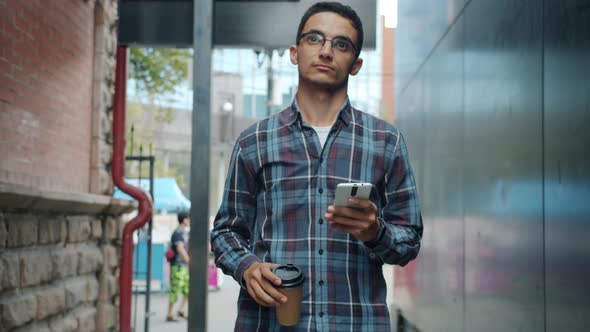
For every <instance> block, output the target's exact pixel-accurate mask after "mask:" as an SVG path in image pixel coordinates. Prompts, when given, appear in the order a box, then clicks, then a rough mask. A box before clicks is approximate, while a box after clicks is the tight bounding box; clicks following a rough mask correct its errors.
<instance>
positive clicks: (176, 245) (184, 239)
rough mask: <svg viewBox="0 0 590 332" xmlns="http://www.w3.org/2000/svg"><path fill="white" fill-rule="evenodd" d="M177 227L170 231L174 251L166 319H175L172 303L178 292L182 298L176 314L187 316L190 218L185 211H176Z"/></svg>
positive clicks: (176, 299)
mask: <svg viewBox="0 0 590 332" xmlns="http://www.w3.org/2000/svg"><path fill="white" fill-rule="evenodd" d="M177 217H178V227H177V228H176V229H175V230H174V233H172V238H171V239H170V246H171V247H172V249H173V250H174V252H175V253H176V255H175V256H174V258H173V259H172V261H171V262H170V286H169V289H168V313H167V315H166V321H168V322H173V321H177V318H175V317H174V304H175V303H176V301H178V296H179V294H182V300H181V302H180V306H179V307H178V316H180V317H182V318H188V315H187V313H186V310H185V307H186V303H187V301H188V292H189V287H188V286H189V271H188V265H189V264H190V257H189V256H188V232H189V227H190V225H191V219H190V217H189V215H188V213H186V212H179V213H178V216H177Z"/></svg>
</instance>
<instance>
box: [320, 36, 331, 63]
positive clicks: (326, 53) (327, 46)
mask: <svg viewBox="0 0 590 332" xmlns="http://www.w3.org/2000/svg"><path fill="white" fill-rule="evenodd" d="M320 57H322V58H328V59H332V58H333V57H334V53H333V50H332V42H331V41H329V40H326V41H325V42H324V45H322V48H320Z"/></svg>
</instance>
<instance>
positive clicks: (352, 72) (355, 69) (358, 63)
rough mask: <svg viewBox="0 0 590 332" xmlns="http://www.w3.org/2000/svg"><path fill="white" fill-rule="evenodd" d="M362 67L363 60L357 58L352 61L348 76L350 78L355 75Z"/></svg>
mask: <svg viewBox="0 0 590 332" xmlns="http://www.w3.org/2000/svg"><path fill="white" fill-rule="evenodd" d="M362 66H363V59H361V58H357V59H356V60H354V63H353V64H352V66H351V67H350V75H352V76H354V75H356V74H357V73H358V72H359V70H361V67H362Z"/></svg>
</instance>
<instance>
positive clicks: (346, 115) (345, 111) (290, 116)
mask: <svg viewBox="0 0 590 332" xmlns="http://www.w3.org/2000/svg"><path fill="white" fill-rule="evenodd" d="M351 112H352V107H351V106H350V100H349V99H348V96H347V97H346V100H345V101H344V104H343V105H342V107H341V108H340V112H339V113H338V118H337V119H336V122H338V121H339V120H342V122H344V123H345V124H346V125H348V124H349V123H350V120H351V119H352V115H351ZM286 115H287V119H286V121H287V123H288V124H289V125H292V124H294V123H296V122H297V121H302V119H301V111H300V110H299V103H297V94H295V96H294V97H293V101H292V102H291V107H290V108H289V111H288V112H287V114H286Z"/></svg>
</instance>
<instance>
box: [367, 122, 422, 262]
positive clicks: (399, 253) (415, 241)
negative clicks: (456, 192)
mask: <svg viewBox="0 0 590 332" xmlns="http://www.w3.org/2000/svg"><path fill="white" fill-rule="evenodd" d="M385 186H386V188H385V189H386V192H385V201H384V203H383V207H382V209H381V211H380V219H381V220H382V222H383V226H384V229H383V234H382V235H380V237H378V240H377V241H376V242H375V243H371V244H370V245H369V246H368V247H369V250H370V255H371V257H373V256H377V257H379V258H380V259H381V260H382V261H383V262H384V263H386V264H396V265H401V266H404V265H406V264H408V263H409V262H410V261H411V260H413V259H414V258H416V256H417V255H418V252H419V251H420V241H421V239H422V232H423V226H422V214H421V212H420V203H419V199H418V192H417V188H416V181H415V180H414V175H413V172H412V168H411V166H410V162H409V159H408V152H407V148H406V144H405V141H404V138H403V136H402V135H401V133H399V136H398V141H397V143H396V145H395V148H394V160H393V163H392V165H391V167H390V169H389V171H388V172H387V175H386V179H385Z"/></svg>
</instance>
